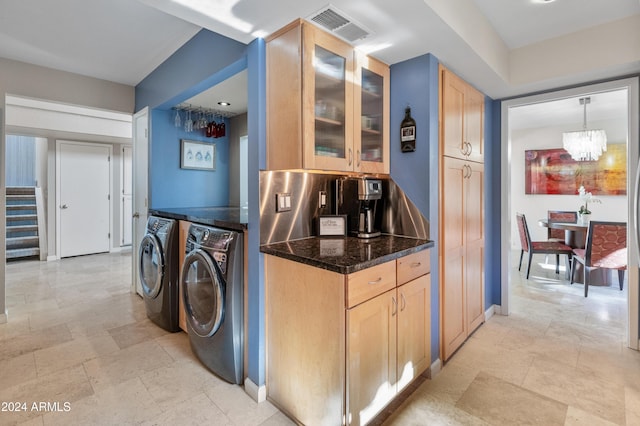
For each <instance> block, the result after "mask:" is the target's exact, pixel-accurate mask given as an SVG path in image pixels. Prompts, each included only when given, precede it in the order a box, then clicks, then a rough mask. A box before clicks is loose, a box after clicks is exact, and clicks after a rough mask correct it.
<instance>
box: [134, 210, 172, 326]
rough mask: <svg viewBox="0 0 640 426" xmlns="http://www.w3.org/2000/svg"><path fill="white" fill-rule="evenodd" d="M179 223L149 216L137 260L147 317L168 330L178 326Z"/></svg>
mask: <svg viewBox="0 0 640 426" xmlns="http://www.w3.org/2000/svg"><path fill="white" fill-rule="evenodd" d="M177 234H178V223H177V221H176V220H174V219H168V218H163V217H158V216H149V219H148V220H147V230H146V233H145V235H144V237H143V238H142V241H141V242H140V250H139V251H138V261H139V270H140V282H141V284H142V298H143V299H144V306H145V310H146V312H147V317H148V318H149V319H150V320H151V321H152V322H154V323H155V324H157V325H159V326H160V327H162V328H164V329H165V330H167V331H171V332H175V331H178V330H179V329H180V328H179V326H178V300H179V299H178V297H179V293H178V282H179V281H178V280H179V271H178V235H177Z"/></svg>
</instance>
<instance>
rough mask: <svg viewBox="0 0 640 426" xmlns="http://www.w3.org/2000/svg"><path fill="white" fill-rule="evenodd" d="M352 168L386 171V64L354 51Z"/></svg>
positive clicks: (372, 171) (387, 147)
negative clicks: (353, 163)
mask: <svg viewBox="0 0 640 426" xmlns="http://www.w3.org/2000/svg"><path fill="white" fill-rule="evenodd" d="M355 68H356V69H355V80H354V83H355V84H354V96H353V97H354V117H355V121H354V123H353V126H354V149H355V158H356V164H355V167H354V169H355V170H356V171H362V172H367V173H389V66H388V65H386V64H384V63H382V62H380V61H377V60H375V59H373V58H370V57H368V56H366V55H364V54H362V53H359V52H356V62H355Z"/></svg>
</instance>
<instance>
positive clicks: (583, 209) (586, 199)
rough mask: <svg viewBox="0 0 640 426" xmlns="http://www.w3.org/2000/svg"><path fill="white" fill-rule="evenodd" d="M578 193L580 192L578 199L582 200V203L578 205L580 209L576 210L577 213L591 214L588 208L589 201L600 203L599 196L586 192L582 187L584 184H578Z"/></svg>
mask: <svg viewBox="0 0 640 426" xmlns="http://www.w3.org/2000/svg"><path fill="white" fill-rule="evenodd" d="M578 193H579V194H580V195H579V197H580V199H581V200H582V201H584V204H583V205H582V206H580V210H578V213H580V214H591V210H589V203H590V202H593V203H602V201H600V199H599V198H595V197H594V196H593V194H591V193H590V192H587V190H586V189H584V185H580V188H579V189H578Z"/></svg>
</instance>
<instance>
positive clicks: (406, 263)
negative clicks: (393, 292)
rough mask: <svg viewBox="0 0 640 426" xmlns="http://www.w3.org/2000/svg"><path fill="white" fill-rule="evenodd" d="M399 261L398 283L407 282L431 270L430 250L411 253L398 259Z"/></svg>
mask: <svg viewBox="0 0 640 426" xmlns="http://www.w3.org/2000/svg"><path fill="white" fill-rule="evenodd" d="M397 262H398V265H397V268H398V285H401V284H404V283H407V282H409V281H411V280H413V279H415V278H418V277H419V276H421V275H424V274H428V273H429V272H431V263H430V261H429V250H422V251H419V252H416V253H412V254H409V255H407V256H404V257H401V258H400V259H397Z"/></svg>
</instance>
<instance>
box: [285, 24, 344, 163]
mask: <svg viewBox="0 0 640 426" xmlns="http://www.w3.org/2000/svg"><path fill="white" fill-rule="evenodd" d="M302 32H303V66H302V70H303V85H302V92H303V93H302V102H303V105H302V108H303V143H304V167H305V168H307V169H324V170H353V164H354V161H355V158H354V156H355V153H354V150H353V84H352V81H353V67H354V58H353V49H352V47H351V46H349V45H348V44H347V43H345V42H343V41H342V40H339V39H337V38H335V37H333V36H332V35H330V34H327V33H325V32H324V31H321V30H320V29H318V28H316V27H314V26H313V25H311V24H305V25H303V28H302ZM285 119H286V118H285Z"/></svg>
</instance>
